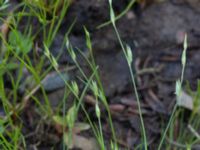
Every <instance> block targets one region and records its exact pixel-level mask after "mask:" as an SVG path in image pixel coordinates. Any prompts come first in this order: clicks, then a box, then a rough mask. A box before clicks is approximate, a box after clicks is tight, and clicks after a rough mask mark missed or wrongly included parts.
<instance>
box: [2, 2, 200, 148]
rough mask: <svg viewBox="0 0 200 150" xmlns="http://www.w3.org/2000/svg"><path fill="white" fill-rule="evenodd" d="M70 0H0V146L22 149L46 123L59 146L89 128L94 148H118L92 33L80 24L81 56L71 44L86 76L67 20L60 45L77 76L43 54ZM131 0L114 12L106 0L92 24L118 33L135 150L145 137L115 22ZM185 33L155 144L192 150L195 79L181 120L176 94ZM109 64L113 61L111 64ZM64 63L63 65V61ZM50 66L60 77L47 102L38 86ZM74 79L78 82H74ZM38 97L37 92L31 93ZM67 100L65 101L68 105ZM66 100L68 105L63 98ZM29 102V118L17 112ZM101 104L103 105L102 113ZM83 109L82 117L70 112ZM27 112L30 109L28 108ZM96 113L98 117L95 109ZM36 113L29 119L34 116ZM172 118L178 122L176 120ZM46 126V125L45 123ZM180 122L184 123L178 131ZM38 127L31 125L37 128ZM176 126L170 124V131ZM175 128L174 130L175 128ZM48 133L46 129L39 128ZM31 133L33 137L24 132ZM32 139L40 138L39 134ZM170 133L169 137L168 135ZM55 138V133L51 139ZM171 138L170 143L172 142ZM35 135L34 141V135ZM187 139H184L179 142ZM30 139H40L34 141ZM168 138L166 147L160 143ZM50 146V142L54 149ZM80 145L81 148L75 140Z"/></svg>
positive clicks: (71, 144)
mask: <svg viewBox="0 0 200 150" xmlns="http://www.w3.org/2000/svg"><path fill="white" fill-rule="evenodd" d="M72 3H73V1H71V0H52V1H39V0H23V1H21V2H20V3H17V5H12V3H10V2H9V1H8V0H1V1H0V11H1V12H0V25H1V33H0V38H1V51H0V53H1V54H0V99H1V106H0V112H1V113H0V139H1V144H0V148H1V149H8V150H11V149H28V148H29V146H30V145H29V137H33V136H37V134H39V133H41V132H48V131H49V130H53V132H54V134H55V135H56V136H55V137H56V138H57V139H58V143H59V142H60V143H62V144H60V145H62V146H61V147H62V148H63V149H71V148H74V147H75V146H77V147H78V148H81V146H83V145H80V144H77V143H79V142H86V143H89V144H90V145H92V144H94V143H95V142H93V143H90V142H89V141H87V140H86V139H84V138H83V137H81V136H80V135H79V133H80V132H83V131H86V130H87V131H88V130H89V129H91V131H92V133H93V136H94V137H95V139H96V143H98V144H97V146H96V149H102V150H105V149H112V150H118V149H120V148H119V140H118V139H117V135H116V129H115V127H114V125H113V120H112V115H111V112H110V107H109V102H108V100H107V97H106V95H105V92H104V88H103V85H102V82H101V79H100V75H99V68H98V66H97V65H96V63H95V58H94V56H93V49H92V40H91V37H90V33H89V31H88V30H87V28H86V27H83V29H82V30H83V31H84V33H85V41H86V43H85V45H86V47H87V49H88V51H89V57H87V56H86V55H85V54H84V53H83V52H82V51H81V50H79V49H78V52H79V53H80V55H81V57H82V58H83V59H84V60H85V61H86V62H87V64H88V66H89V69H90V70H91V74H90V75H87V74H86V73H85V72H84V70H83V68H82V66H81V65H80V63H79V61H78V59H77V53H75V49H74V48H73V46H72V45H71V43H70V40H69V34H70V32H71V30H72V28H73V26H74V24H75V22H72V23H71V24H72V25H71V26H70V27H69V29H68V32H67V33H65V38H64V41H63V42H62V43H63V44H62V47H65V48H66V49H67V50H68V53H69V55H70V57H71V58H72V60H73V63H74V66H75V67H76V68H78V70H79V72H80V76H79V77H78V81H77V80H71V79H69V76H68V74H67V75H66V74H63V73H62V71H61V68H60V64H59V63H58V60H59V58H60V57H59V56H58V57H55V56H54V55H53V54H51V46H52V43H53V41H54V40H55V38H56V35H57V33H58V31H59V30H60V27H61V24H62V22H63V20H64V17H65V16H66V14H67V11H68V9H69V7H70V5H71V4H72ZM134 3H135V1H134V0H133V1H131V2H130V3H129V5H128V6H127V8H126V9H125V10H124V11H123V12H122V13H121V14H120V15H118V16H116V15H115V12H114V9H113V7H112V0H109V3H108V5H109V8H110V21H109V22H106V23H104V24H102V25H100V26H99V28H101V27H103V26H106V25H109V24H112V26H113V29H114V31H115V33H116V36H117V38H118V41H119V44H120V46H121V49H122V51H123V53H124V59H126V60H127V65H128V68H129V70H130V77H131V81H132V85H133V93H134V95H135V96H136V100H137V106H138V111H139V117H140V128H141V136H142V139H141V144H140V145H139V146H138V147H137V149H142V148H144V149H145V150H147V149H148V147H149V142H148V136H147V133H146V127H145V123H144V119H143V115H142V110H141V106H140V105H141V102H140V95H139V93H138V91H137V82H136V80H135V74H134V72H133V65H132V63H133V61H134V60H133V55H134V54H132V50H131V48H130V46H129V45H127V44H124V43H123V41H122V39H121V37H120V34H119V32H118V29H117V25H116V21H117V20H118V19H120V18H121V17H122V16H123V15H124V14H126V13H127V12H128V10H129V9H130V8H131V6H132V5H133V4H134ZM186 49H187V36H186V37H185V41H184V50H183V54H182V61H181V62H182V68H183V69H182V74H181V78H180V80H177V82H176V91H175V94H176V99H177V102H176V104H175V106H174V109H173V111H172V113H171V117H170V119H169V122H168V124H167V126H166V125H164V126H163V127H162V129H163V134H162V136H161V137H162V138H161V141H160V143H159V144H158V149H162V148H163V147H164V148H166V149H171V148H172V147H174V146H177V147H178V148H187V149H192V148H194V147H195V146H196V144H197V143H199V139H200V136H199V134H198V132H197V129H198V128H199V124H200V121H199V119H198V117H199V102H198V100H199V96H200V95H199V93H200V83H198V88H197V91H196V92H193V91H192V90H191V89H190V88H189V86H188V87H187V91H188V93H189V94H190V96H191V97H192V99H193V101H192V103H193V104H194V108H193V109H192V110H191V115H190V117H189V121H187V124H186V123H185V120H184V113H185V109H183V108H179V107H178V106H180V103H181V102H180V101H181V98H180V97H181V95H182V93H183V81H184V70H185V66H186ZM113 65H114V64H113ZM67 69H69V68H67ZM51 71H55V72H56V73H57V74H58V76H59V79H61V80H62V82H63V83H64V89H65V90H64V95H63V98H62V99H61V100H59V104H58V106H57V107H56V108H55V107H53V106H52V105H51V103H50V101H49V98H48V91H46V89H45V81H46V79H47V77H48V75H49V74H50V72H51ZM80 83H81V85H82V86H79V84H80ZM87 92H90V93H91V94H92V95H93V97H94V101H93V103H94V110H95V117H96V120H95V121H94V120H93V119H92V117H91V116H90V114H89V112H88V111H87V108H86V106H85V105H84V98H85V95H86V93H87ZM38 93H39V94H40V96H38V95H39V94H38ZM69 101H71V102H70V103H71V104H69ZM68 104H69V105H68ZM30 105H34V110H33V112H31V113H33V115H36V117H35V118H31V119H30V120H29V121H27V120H25V118H24V116H26V115H30V114H26V115H24V112H29V111H27V109H30V108H31V107H30ZM102 111H103V112H102ZM82 112H83V113H84V117H85V118H86V119H82V120H81V122H80V119H78V116H79V115H82ZM29 113H30V112H29ZM102 114H104V116H103V115H102ZM103 117H106V120H108V123H109V129H110V130H111V136H110V139H109V141H106V140H107V139H106V138H105V135H104V130H103V126H102V125H103V123H102V118H103ZM34 119H36V120H34ZM27 122H28V123H30V122H32V124H33V127H34V131H33V132H32V133H27V132H26V131H24V130H25V126H26V124H27ZM177 124H178V125H177ZM45 127H47V128H48V129H45ZM186 128H187V130H185V129H186ZM42 129H43V130H44V131H39V130H42ZM175 129H177V130H178V131H175ZM175 133H176V135H175ZM47 134H48V133H47ZM32 135H33V136H32ZM39 136H40V135H38V138H39V139H41V137H39ZM175 136H176V139H174V137H175ZM57 139H55V140H57ZM175 140H176V142H175ZM36 141H37V140H36ZM185 141H187V145H185V144H181V143H185ZM37 142H38V145H40V142H42V141H37ZM168 144H169V146H167V145H168ZM57 146H58V145H55V146H52V147H54V148H56V149H57ZM82 148H83V147H82Z"/></svg>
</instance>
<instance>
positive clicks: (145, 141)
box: [113, 23, 148, 150]
mask: <svg viewBox="0 0 200 150" xmlns="http://www.w3.org/2000/svg"><path fill="white" fill-rule="evenodd" d="M113 27H114V30H115V32H116V35H117V38H118V41H119V43H120V45H121V48H122V50H123V53H124V55H125V57H126V60H127V55H126V51H125V48H124V45H123V43H122V40H121V37H120V35H119V32H118V30H117V28H116V25H115V24H114V23H113ZM128 66H129V71H130V74H131V80H132V83H133V88H134V92H135V96H136V100H137V105H138V111H139V116H140V123H141V126H142V135H143V140H144V146H145V150H147V149H148V148H147V145H148V143H147V137H146V131H145V126H144V120H143V116H142V111H141V106H140V99H139V95H138V92H137V86H136V83H135V79H134V75H133V70H132V67H131V65H128Z"/></svg>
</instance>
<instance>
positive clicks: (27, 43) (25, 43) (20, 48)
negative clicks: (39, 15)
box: [8, 30, 33, 54]
mask: <svg viewBox="0 0 200 150" xmlns="http://www.w3.org/2000/svg"><path fill="white" fill-rule="evenodd" d="M8 42H9V43H10V46H12V48H13V49H14V51H16V54H20V53H22V54H27V53H29V52H30V50H31V48H32V46H33V40H32V38H31V37H30V35H23V34H22V33H21V32H20V31H17V30H12V31H11V32H10V33H9V40H8Z"/></svg>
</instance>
